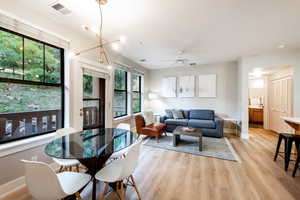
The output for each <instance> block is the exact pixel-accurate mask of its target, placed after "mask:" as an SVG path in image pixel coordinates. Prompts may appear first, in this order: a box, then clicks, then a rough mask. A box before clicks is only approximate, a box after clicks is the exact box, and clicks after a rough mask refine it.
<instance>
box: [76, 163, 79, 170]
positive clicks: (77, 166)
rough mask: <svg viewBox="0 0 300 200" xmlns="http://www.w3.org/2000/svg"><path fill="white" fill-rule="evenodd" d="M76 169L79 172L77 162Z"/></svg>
mask: <svg viewBox="0 0 300 200" xmlns="http://www.w3.org/2000/svg"><path fill="white" fill-rule="evenodd" d="M76 171H77V172H79V164H78V165H76Z"/></svg>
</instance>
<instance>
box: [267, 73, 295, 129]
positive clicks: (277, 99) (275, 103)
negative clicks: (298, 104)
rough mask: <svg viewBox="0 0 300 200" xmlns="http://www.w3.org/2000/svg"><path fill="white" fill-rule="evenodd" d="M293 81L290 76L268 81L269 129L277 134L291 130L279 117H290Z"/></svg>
mask: <svg viewBox="0 0 300 200" xmlns="http://www.w3.org/2000/svg"><path fill="white" fill-rule="evenodd" d="M292 84H293V80H292V77H291V76H287V77H282V78H278V79H273V80H270V82H269V86H270V87H269V88H270V93H269V94H270V96H269V97H270V98H269V100H270V104H269V105H270V107H269V111H270V118H269V119H270V121H269V122H270V129H271V130H273V131H275V132H278V133H284V132H291V131H292V130H291V128H290V127H289V126H288V125H287V124H286V123H285V122H284V121H283V120H282V119H281V117H283V116H284V117H290V116H292V95H293V88H292Z"/></svg>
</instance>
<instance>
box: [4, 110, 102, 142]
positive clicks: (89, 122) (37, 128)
mask: <svg viewBox="0 0 300 200" xmlns="http://www.w3.org/2000/svg"><path fill="white" fill-rule="evenodd" d="M103 109H104V108H103ZM83 115H84V117H83V127H84V129H89V128H97V127H101V126H102V124H104V118H103V117H101V116H102V115H99V108H98V107H97V106H89V107H85V108H84V109H83ZM60 116H61V110H43V111H33V112H19V113H5V114H0V143H2V142H6V141H10V140H14V139H18V138H24V137H27V136H32V135H36V134H42V133H47V132H51V131H55V130H57V129H59V128H60V127H62V126H61V117H60Z"/></svg>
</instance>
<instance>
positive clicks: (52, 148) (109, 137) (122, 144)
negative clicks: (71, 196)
mask: <svg viewBox="0 0 300 200" xmlns="http://www.w3.org/2000/svg"><path fill="white" fill-rule="evenodd" d="M136 138H137V135H136V134H135V133H133V132H131V131H128V130H125V129H115V128H98V129H90V130H84V131H81V132H78V133H72V134H67V135H65V136H62V137H59V138H57V139H55V140H53V141H52V142H50V143H49V144H47V146H46V147H45V153H46V154H47V155H48V156H50V157H53V158H60V159H77V160H78V161H79V162H80V163H81V164H82V165H84V166H85V167H86V168H87V169H88V171H87V172H86V173H88V174H90V175H91V176H92V177H93V180H92V181H93V191H92V199H93V200H95V199H96V179H95V178H94V176H95V174H96V173H97V172H98V171H99V170H100V169H102V168H103V166H104V164H105V163H106V161H107V160H108V159H109V157H110V156H111V155H112V154H113V153H114V152H117V151H120V150H122V149H124V148H126V147H128V146H130V145H131V144H133V143H134V142H135V140H136Z"/></svg>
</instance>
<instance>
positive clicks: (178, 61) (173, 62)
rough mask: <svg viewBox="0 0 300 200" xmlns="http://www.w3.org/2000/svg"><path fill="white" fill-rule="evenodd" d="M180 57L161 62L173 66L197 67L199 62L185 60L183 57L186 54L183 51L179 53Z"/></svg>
mask: <svg viewBox="0 0 300 200" xmlns="http://www.w3.org/2000/svg"><path fill="white" fill-rule="evenodd" d="M177 54H178V57H177V58H175V59H169V60H161V62H168V63H170V64H171V65H178V66H179V65H191V66H194V65H197V62H195V61H193V60H190V59H188V58H184V57H183V56H182V55H183V54H184V51H183V50H179V51H177Z"/></svg>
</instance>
